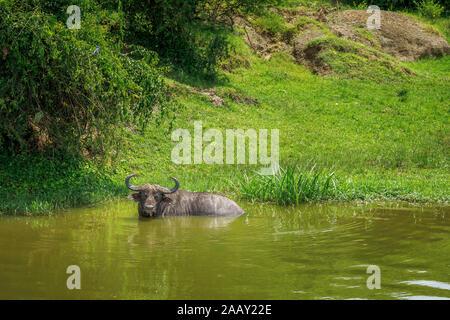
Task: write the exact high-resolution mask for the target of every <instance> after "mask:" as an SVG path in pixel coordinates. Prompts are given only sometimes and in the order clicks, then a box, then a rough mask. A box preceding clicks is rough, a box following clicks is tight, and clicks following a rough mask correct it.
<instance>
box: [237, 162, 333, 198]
mask: <svg viewBox="0 0 450 320" xmlns="http://www.w3.org/2000/svg"><path fill="white" fill-rule="evenodd" d="M333 176H334V172H333V173H325V172H323V171H319V170H316V169H315V167H313V168H312V169H309V170H305V169H302V168H300V167H299V166H298V165H288V166H286V167H285V168H279V169H278V170H277V171H276V172H275V174H274V175H260V174H256V175H254V176H252V177H249V176H248V175H244V177H243V179H242V180H241V181H240V185H239V187H240V193H241V197H242V198H244V199H248V200H258V201H265V202H273V203H276V204H280V205H291V204H295V205H298V204H300V203H302V202H309V201H318V200H326V199H330V198H334V197H335V196H336V193H337V188H336V183H335V180H334V179H333Z"/></svg>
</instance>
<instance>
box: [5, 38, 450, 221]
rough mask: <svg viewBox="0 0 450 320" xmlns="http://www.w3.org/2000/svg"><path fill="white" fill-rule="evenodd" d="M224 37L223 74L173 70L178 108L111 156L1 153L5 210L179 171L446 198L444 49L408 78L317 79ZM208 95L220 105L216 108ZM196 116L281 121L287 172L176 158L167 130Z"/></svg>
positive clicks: (394, 196)
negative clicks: (103, 159)
mask: <svg viewBox="0 0 450 320" xmlns="http://www.w3.org/2000/svg"><path fill="white" fill-rule="evenodd" d="M226 36H227V37H228V38H229V39H230V42H231V43H232V44H233V46H234V48H235V50H234V52H232V53H231V55H230V56H229V58H228V59H227V60H226V61H224V62H223V65H224V66H225V67H224V70H222V71H220V73H219V76H218V77H217V79H216V80H205V79H204V78H197V77H195V76H192V75H187V74H184V73H182V72H173V73H170V74H167V75H166V82H167V83H168V85H169V87H170V88H171V91H172V98H173V102H174V104H175V105H176V109H175V110H174V111H173V114H172V115H170V116H168V117H166V118H164V119H163V120H162V122H161V123H160V124H159V126H149V127H148V128H147V129H146V130H145V131H144V132H143V133H142V134H140V133H138V132H136V131H134V130H129V129H127V128H118V129H117V130H118V132H119V133H120V135H121V136H122V137H123V138H124V141H125V143H124V144H123V148H122V150H121V151H122V155H121V157H120V158H119V159H117V160H115V161H114V162H112V163H108V164H104V165H101V166H99V165H98V164H96V163H95V162H94V161H84V162H82V163H81V164H80V163H76V164H72V163H71V162H70V161H67V160H64V161H62V160H61V161H57V160H52V159H50V160H49V159H44V158H39V159H38V158H36V157H30V156H14V157H2V158H1V159H0V163H1V164H0V180H1V181H2V185H1V189H0V212H2V213H6V214H11V213H13V214H14V213H16V214H22V213H28V214H33V213H46V212H51V211H52V210H54V209H58V208H67V207H71V206H76V205H84V204H87V203H92V202H95V201H98V200H101V199H107V198H110V197H114V196H125V195H126V194H127V193H128V191H127V189H126V188H125V186H124V178H125V176H126V175H127V174H129V173H132V172H134V173H137V174H138V175H139V178H138V179H136V184H138V183H157V184H161V185H165V186H171V185H172V183H171V180H170V179H169V176H175V177H177V178H178V179H179V180H180V182H181V188H183V189H188V190H192V191H220V192H223V193H226V194H229V195H230V196H231V197H233V198H244V199H250V200H256V201H270V202H275V203H279V204H296V203H299V202H303V201H323V200H343V201H351V200H357V199H360V200H376V199H389V200H405V201H431V202H448V201H449V198H450V183H449V181H450V172H449V167H448V160H449V150H450V148H449V147H450V140H449V132H450V130H449V129H450V127H449V111H450V110H449V107H450V105H449V101H450V92H449V90H448V88H449V86H450V57H449V56H446V57H442V58H439V59H423V60H420V61H418V62H414V63H405V64H403V65H404V66H406V67H407V68H409V69H410V70H412V71H413V72H414V74H415V75H410V76H407V77H404V76H401V77H395V76H393V77H388V78H386V77H384V75H383V74H381V73H376V72H374V73H372V74H370V75H369V76H368V77H366V78H364V77H362V78H361V77H354V78H348V77H347V78H346V77H339V76H336V75H331V76H326V77H322V76H318V75H314V74H312V73H311V72H310V71H309V70H308V69H307V68H306V67H304V66H302V65H300V64H297V63H295V62H294V61H293V59H292V57H291V56H290V55H288V54H285V53H276V54H273V55H272V56H271V58H270V60H265V59H263V58H260V57H258V56H257V55H256V54H255V53H254V52H253V51H252V50H251V48H249V46H248V45H247V44H246V43H245V41H244V40H243V34H242V30H239V29H237V30H236V31H235V32H229V33H227V34H226ZM374 64H375V67H376V61H375V62H374ZM340 67H341V68H351V66H346V65H341V66H340ZM373 67H374V65H371V68H373ZM374 70H375V69H374ZM348 71H349V72H350V71H351V70H348ZM366 71H367V72H371V71H370V70H366ZM340 72H341V73H345V70H341V71H340ZM205 92H206V93H205ZM212 97H219V98H220V99H223V101H224V102H225V103H224V104H219V105H217V104H213V103H212V102H211V100H212ZM199 120H201V121H202V124H203V128H204V130H206V129H210V128H215V129H218V130H220V131H221V132H222V133H223V134H224V136H225V130H226V129H238V128H240V129H249V128H253V129H255V130H257V131H258V129H279V132H280V137H279V141H280V146H279V148H280V161H281V166H282V167H283V168H285V170H286V171H285V172H284V173H280V174H279V175H276V176H274V177H264V178H262V177H259V176H258V175H257V174H256V173H255V171H256V170H257V169H259V167H260V166H258V165H227V164H223V165H208V164H205V163H203V164H190V165H177V164H175V163H173V162H172V159H171V152H172V149H173V147H174V146H175V145H176V144H177V142H172V141H171V133H172V132H173V130H175V129H177V128H183V129H187V130H188V131H189V132H190V134H191V136H192V137H193V134H194V132H193V128H194V121H199ZM292 163H297V164H299V167H300V168H302V169H301V170H298V169H296V168H294V167H290V164H292ZM313 166H314V167H315V169H314V170H313V171H311V168H312V167H313ZM320 172H321V173H320ZM331 173H334V174H333V176H332V177H331V178H330V175H331Z"/></svg>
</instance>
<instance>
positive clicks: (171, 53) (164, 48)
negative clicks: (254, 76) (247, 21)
mask: <svg viewBox="0 0 450 320" xmlns="http://www.w3.org/2000/svg"><path fill="white" fill-rule="evenodd" d="M276 3H278V0H160V1H154V0H122V2H121V4H122V8H123V9H122V10H123V12H124V17H126V23H125V24H126V25H125V29H126V31H127V32H126V35H127V38H128V40H129V41H132V42H137V43H139V44H141V45H144V46H146V47H147V48H150V49H152V50H155V51H157V52H158V53H159V54H160V56H161V57H164V58H165V59H166V61H169V62H170V63H172V64H173V65H175V66H176V67H179V68H182V69H183V70H185V71H188V72H195V73H197V74H198V73H204V74H206V75H212V74H213V73H214V68H215V66H216V64H217V62H218V61H220V60H221V59H222V58H223V57H225V56H226V54H227V50H228V44H227V42H226V38H225V37H224V36H223V35H222V33H221V32H220V30H221V28H223V27H224V26H226V25H227V24H230V23H231V21H232V17H233V16H234V15H236V14H244V13H250V12H256V11H258V10H262V9H264V7H266V6H268V5H274V4H276ZM111 6H115V4H111ZM208 31H209V32H208Z"/></svg>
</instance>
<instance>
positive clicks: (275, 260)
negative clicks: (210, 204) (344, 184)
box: [0, 200, 450, 299]
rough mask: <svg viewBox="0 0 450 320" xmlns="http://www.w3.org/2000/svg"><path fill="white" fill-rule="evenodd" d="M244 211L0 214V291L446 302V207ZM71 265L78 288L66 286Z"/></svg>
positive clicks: (120, 206)
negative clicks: (374, 274) (218, 214)
mask: <svg viewBox="0 0 450 320" xmlns="http://www.w3.org/2000/svg"><path fill="white" fill-rule="evenodd" d="M242 207H243V208H244V209H245V211H246V213H245V214H244V215H243V216H241V217H238V218H211V217H209V218H208V217H174V218H163V219H139V218H138V216H137V209H136V205H135V204H134V203H133V202H131V201H125V200H123V201H122V200H120V201H113V202H109V203H106V204H102V205H98V206H95V207H92V208H84V209H75V210H71V211H68V212H64V213H59V214H55V215H53V216H50V217H0V298H1V299H17V298H21V299H44V298H56V299H80V298H81V299H444V298H447V299H449V298H450V259H449V252H450V237H449V234H450V217H449V213H450V209H449V207H415V206H407V205H404V204H402V205H399V204H371V205H355V204H351V205H342V204H341V205H305V206H301V207H300V208H280V207H276V206H270V205H261V204H256V205H255V204H246V203H243V204H242ZM69 265H78V266H79V267H80V269H81V290H68V289H67V286H66V280H67V277H69V275H68V274H66V269H67V267H68V266H69ZM369 265H377V266H378V267H379V268H380V270H381V289H379V290H377V289H373V290H369V289H368V288H367V285H366V282H367V278H368V277H369V276H370V274H367V273H366V270H367V267H368V266H369Z"/></svg>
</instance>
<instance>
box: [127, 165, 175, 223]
mask: <svg viewBox="0 0 450 320" xmlns="http://www.w3.org/2000/svg"><path fill="white" fill-rule="evenodd" d="M134 176H135V174H132V175H129V176H128V177H126V179H125V184H126V185H127V187H128V189H130V190H132V191H136V192H137V193H133V194H131V195H129V196H128V199H130V200H133V201H136V202H137V203H138V204H139V205H138V211H139V215H140V216H141V217H153V216H157V215H158V214H159V211H160V208H161V206H162V205H168V204H171V203H172V200H171V199H170V198H169V197H167V196H166V195H167V194H171V193H174V192H175V191H177V190H178V188H179V187H180V183H179V182H178V180H177V179H175V178H173V177H171V178H172V180H173V181H175V187H173V188H172V189H167V188H164V187H161V186H160V185H157V184H153V185H151V184H143V185H140V186H133V185H132V184H130V179H131V178H132V177H134Z"/></svg>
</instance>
